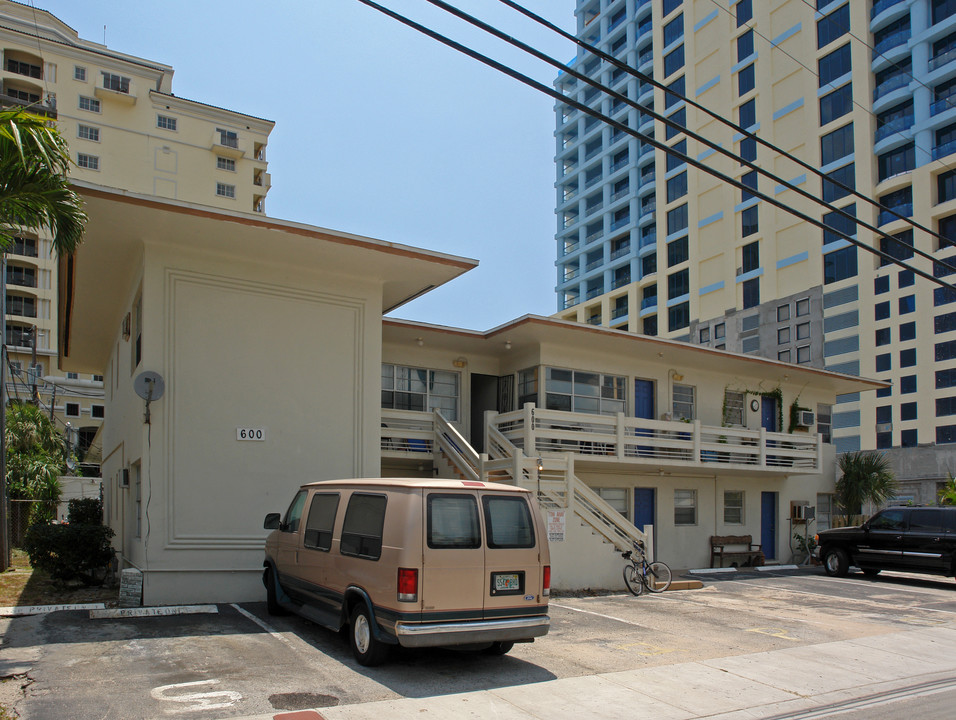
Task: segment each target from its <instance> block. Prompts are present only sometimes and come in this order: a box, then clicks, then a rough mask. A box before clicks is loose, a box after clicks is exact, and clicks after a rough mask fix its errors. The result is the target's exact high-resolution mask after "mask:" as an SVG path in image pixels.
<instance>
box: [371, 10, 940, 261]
mask: <svg viewBox="0 0 956 720" xmlns="http://www.w3.org/2000/svg"><path fill="white" fill-rule="evenodd" d="M498 1H499V2H501V3H503V4H505V5H507V6H508V7H510V8H512V9H513V10H515V11H517V12H518V13H520V14H522V15H524V16H525V17H527V18H530V19H531V20H534V21H535V22H536V23H538V24H540V25H542V26H543V27H546V28H548V29H549V30H552V31H553V32H555V33H557V34H558V35H560V36H561V37H563V38H565V39H567V40H570V41H571V42H573V43H575V44H576V45H578V46H579V47H581V48H582V49H584V50H586V51H588V52H590V53H592V54H593V55H595V56H596V57H598V58H600V59H602V60H604V61H605V62H607V63H609V64H611V65H613V66H614V67H616V68H619V69H621V70H624V71H625V72H627V73H629V74H630V75H632V76H633V77H636V78H637V79H639V80H640V81H641V82H646V83H649V84H651V85H653V86H654V87H656V88H658V89H659V90H663V91H664V92H665V93H669V94H670V95H672V96H674V97H676V98H678V99H679V100H683V101H684V102H685V103H686V104H687V105H689V106H691V107H693V108H695V109H697V110H700V111H701V112H703V113H705V114H706V115H707V116H709V117H710V118H712V119H714V120H717V121H718V122H720V123H722V124H724V125H726V126H727V127H728V128H730V129H731V130H734V131H735V132H737V133H739V134H741V135H743V136H744V137H745V138H748V139H753V140H755V141H756V142H757V143H759V144H760V145H763V146H764V147H766V148H768V149H770V150H772V151H773V152H775V153H777V154H778V155H782V156H784V157H786V158H788V159H789V160H791V161H793V162H794V163H796V164H797V165H798V166H800V167H801V168H803V169H804V170H807V171H808V172H812V173H813V174H814V175H816V176H818V177H820V178H821V179H823V181H824V182H828V183H831V184H833V185H836V186H837V187H839V188H840V189H841V190H843V191H844V192H846V193H847V194H849V195H853V196H854V197H856V198H858V199H859V200H862V201H863V202H865V203H868V204H870V205H872V206H874V207H876V208H878V209H879V210H881V211H884V212H888V213H889V214H891V215H892V216H894V217H895V218H896V219H897V220H903V221H905V222H907V223H908V224H910V225H912V226H913V227H914V228H916V229H919V230H922V231H923V232H926V233H928V234H929V235H931V236H933V237H935V238H937V239H938V240H940V241H941V242H942V245H943V246H948V245H952V244H953V241H952V240H950V239H948V238H946V237H944V236H943V235H940V234H939V233H937V232H935V231H933V230H930V229H929V228H928V227H926V226H924V225H922V224H920V223H918V222H916V221H915V220H913V219H912V218H908V217H905V216H904V215H901V214H900V213H899V212H897V211H896V210H895V209H893V208H889V207H885V206H883V205H881V204H880V203H879V202H878V201H876V200H874V199H873V198H871V197H868V196H866V195H863V194H862V193H860V192H858V191H857V190H856V188H855V187H850V186H849V185H846V184H844V183H842V182H840V181H839V180H835V179H832V178H829V177H827V175H826V173H823V172H821V171H820V170H819V169H818V168H816V167H814V166H812V165H810V164H809V163H807V162H804V161H803V160H801V159H800V158H798V157H796V156H794V155H791V154H790V153H788V152H787V151H786V150H784V149H783V148H780V147H778V146H777V145H774V144H773V143H771V142H770V141H768V140H765V139H763V138H761V137H759V136H757V135H756V134H755V133H752V132H750V131H749V130H747V129H746V128H744V127H741V126H740V125H737V124H736V123H735V122H733V121H732V120H728V119H727V118H725V117H724V116H723V115H720V114H718V113H717V112H714V111H713V110H710V109H709V108H707V107H705V106H703V105H701V104H700V103H698V102H697V101H695V100H692V99H691V98H689V97H687V96H686V95H683V94H681V93H679V92H678V91H676V90H674V89H673V88H670V87H668V86H666V85H664V84H663V83H661V82H660V81H658V80H656V79H655V78H654V77H652V76H650V75H647V74H646V73H643V72H641V71H640V70H638V69H636V68H632V67H631V66H630V65H628V64H627V63H626V62H622V61H621V60H618V59H617V58H616V57H614V56H613V55H609V54H607V53H605V52H604V51H603V50H600V49H599V48H598V47H596V46H594V45H591V44H590V43H588V42H585V41H584V40H580V39H578V38H577V37H576V36H574V35H572V34H571V33H569V32H567V31H565V30H563V29H562V28H560V27H558V26H557V25H555V24H554V23H552V22H550V21H549V20H546V19H545V18H543V17H541V16H540V15H537V14H536V13H534V12H532V11H531V10H528V9H527V8H525V7H524V6H522V5H520V4H519V3H517V2H514V0H498ZM360 2H361V0H360ZM794 60H796V59H795V58H794ZM797 62H799V61H797ZM804 67H806V66H804ZM562 70H563V71H565V72H568V73H569V74H570V70H571V69H570V68H568V67H567V66H565V65H562ZM811 72H812V71H811ZM560 99H561V101H562V102H564V101H566V100H567V97H566V96H565V95H561V97H560ZM641 108H642V110H645V109H644V107H643V106H641ZM742 162H743V161H742ZM828 207H829V208H830V209H833V210H835V209H836V208H834V207H833V206H832V205H828ZM854 222H858V221H857V220H856V219H855V218H854ZM891 237H892V236H891ZM894 241H895V242H897V243H900V241H899V240H897V239H895V238H894ZM900 244H902V243H900ZM914 245H915V243H914ZM906 247H907V248H909V246H908V245H907V246H906ZM913 249H914V251H915V250H916V248H915V247H914V248H913ZM917 252H918V254H920V255H923V256H924V257H928V258H930V259H931V260H932V261H933V262H935V263H938V264H940V265H942V266H943V267H946V268H948V269H949V270H953V271H956V267H954V266H952V265H949V264H947V263H946V262H945V261H943V260H941V259H939V258H935V257H932V256H931V255H927V254H926V253H923V252H922V251H917Z"/></svg>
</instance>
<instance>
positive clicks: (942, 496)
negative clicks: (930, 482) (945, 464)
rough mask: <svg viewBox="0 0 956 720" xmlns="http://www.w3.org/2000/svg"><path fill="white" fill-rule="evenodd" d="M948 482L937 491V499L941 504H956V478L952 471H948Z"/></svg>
mask: <svg viewBox="0 0 956 720" xmlns="http://www.w3.org/2000/svg"><path fill="white" fill-rule="evenodd" d="M946 476H947V477H946V482H945V483H944V484H943V487H941V488H940V489H939V490H938V491H937V493H936V499H937V500H939V504H940V505H956V478H954V477H953V474H952V473H951V472H948V473H946Z"/></svg>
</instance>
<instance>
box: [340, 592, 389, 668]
mask: <svg viewBox="0 0 956 720" xmlns="http://www.w3.org/2000/svg"><path fill="white" fill-rule="evenodd" d="M349 640H350V642H351V645H352V654H353V655H354V656H355V659H356V660H358V663H359V665H365V666H366V667H371V666H373V665H381V664H382V663H383V662H385V658H386V657H387V656H388V645H386V644H385V643H382V642H379V641H378V640H376V639H375V636H374V635H373V634H372V620H371V618H370V617H369V611H368V608H367V607H366V606H365V603H359V604H358V605H356V606H355V609H354V610H353V611H352V618H351V622H350V625H349Z"/></svg>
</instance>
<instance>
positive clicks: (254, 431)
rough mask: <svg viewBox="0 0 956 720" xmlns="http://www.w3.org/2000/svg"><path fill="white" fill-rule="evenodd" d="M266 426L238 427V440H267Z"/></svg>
mask: <svg viewBox="0 0 956 720" xmlns="http://www.w3.org/2000/svg"><path fill="white" fill-rule="evenodd" d="M265 439H266V429H265V428H251V427H238V428H236V440H265Z"/></svg>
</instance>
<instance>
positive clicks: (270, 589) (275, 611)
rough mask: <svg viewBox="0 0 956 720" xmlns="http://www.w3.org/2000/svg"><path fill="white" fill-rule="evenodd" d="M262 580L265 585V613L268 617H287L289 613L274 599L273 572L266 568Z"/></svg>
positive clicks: (274, 581) (274, 583)
mask: <svg viewBox="0 0 956 720" xmlns="http://www.w3.org/2000/svg"><path fill="white" fill-rule="evenodd" d="M262 579H263V582H265V585H266V612H268V613H269V614H270V615H288V614H289V611H288V610H286V609H285V608H284V607H282V606H281V605H280V604H279V600H278V598H277V597H276V579H275V571H273V569H272V568H271V567H267V568H266V571H265V573H264V574H263V578H262Z"/></svg>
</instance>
